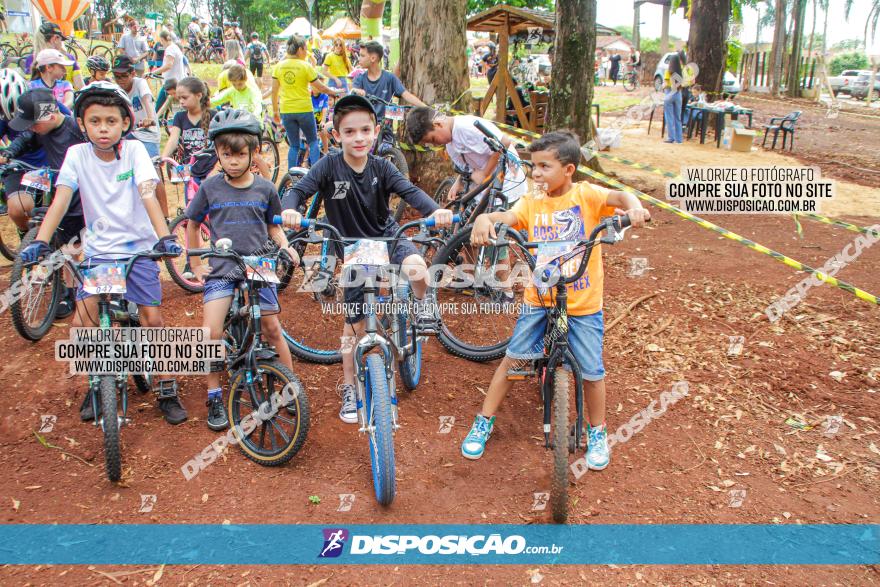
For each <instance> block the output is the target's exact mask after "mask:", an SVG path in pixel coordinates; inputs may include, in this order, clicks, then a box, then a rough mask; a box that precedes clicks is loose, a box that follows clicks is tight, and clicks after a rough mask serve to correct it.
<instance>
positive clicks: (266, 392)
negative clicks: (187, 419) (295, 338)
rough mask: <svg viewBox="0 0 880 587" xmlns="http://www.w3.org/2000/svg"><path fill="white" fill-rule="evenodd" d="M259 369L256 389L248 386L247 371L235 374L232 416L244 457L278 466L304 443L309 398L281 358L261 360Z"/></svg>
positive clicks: (259, 462)
mask: <svg viewBox="0 0 880 587" xmlns="http://www.w3.org/2000/svg"><path fill="white" fill-rule="evenodd" d="M257 371H258V374H259V376H258V377H256V378H255V381H254V383H253V386H254V389H253V392H251V390H250V389H249V388H248V384H247V377H246V373H247V370H245V369H241V370H239V371H237V372H236V373H235V375H234V376H233V380H232V382H231V384H230V392H229V403H228V406H229V418H230V421H231V424H232V433H233V434H234V435H235V438H236V440H237V441H238V446H239V448H240V449H241V451H242V452H243V453H244V454H245V456H246V457H247V458H249V459H250V460H252V461H254V462H255V463H257V464H260V465H263V466H264V467H275V466H278V465H283V464H284V463H286V462H288V461H289V460H290V459H292V458H293V456H294V455H295V454H296V453H298V452H299V450H300V449H301V448H302V446H303V444H305V441H306V436H308V432H309V401H308V398H307V397H306V393H305V389H304V388H303V386H302V383H301V382H300V380H299V379H298V378H297V376H296V375H294V374H293V372H292V371H291V370H290V369H288V368H287V367H285V366H284V365H282V364H281V363H280V362H279V361H259V363H258V365H257ZM291 397H292V398H293V399H290V398H291ZM248 416H250V417H248Z"/></svg>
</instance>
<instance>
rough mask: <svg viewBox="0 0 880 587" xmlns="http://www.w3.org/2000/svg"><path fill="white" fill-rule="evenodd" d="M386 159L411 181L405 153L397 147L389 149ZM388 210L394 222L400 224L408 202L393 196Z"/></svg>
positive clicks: (395, 195)
mask: <svg viewBox="0 0 880 587" xmlns="http://www.w3.org/2000/svg"><path fill="white" fill-rule="evenodd" d="M385 158H386V159H388V160H389V161H391V163H392V164H393V165H394V166H395V167H396V168H397V170H398V171H399V172H400V173H401V174H402V175H403V177H405V178H407V179H409V164H408V163H407V162H406V157H404V156H403V151H401V150H400V149H398V148H397V147H389V148H388V152H387V153H386V154H385ZM388 209H389V210H391V211H392V213H393V214H394V220H396V221H397V222H400V219H401V218H403V213H404V211H405V210H406V202H405V201H404V199H403V198H401V197H400V196H398V195H397V194H391V198H390V199H389V200H388Z"/></svg>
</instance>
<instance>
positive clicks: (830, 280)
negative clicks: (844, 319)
mask: <svg viewBox="0 0 880 587" xmlns="http://www.w3.org/2000/svg"><path fill="white" fill-rule="evenodd" d="M578 171H580V172H581V173H583V174H585V175H588V176H590V177H592V178H594V179H597V180H599V181H601V182H602V183H604V184H605V185H608V186H611V187H613V188H617V189H619V190H621V191H624V192H627V193H629V194H632V195H634V196H636V197H637V198H639V199H641V200H644V201H645V202H648V203H651V204H653V205H655V206H657V207H658V208H661V209H663V210H666V211H668V212H672V213H673V214H675V215H676V216H679V217H681V218H684V219H685V220H690V221H691V222H695V223H696V224H698V225H700V226H702V227H703V228H705V229H707V230H711V231H713V232H716V233H718V234H720V235H721V236H723V237H725V238H728V239H730V240H733V241H736V242H738V243H740V244H741V245H744V246H746V247H748V248H749V249H752V250H753V251H757V252H759V253H762V254H764V255H768V256H770V257H772V258H774V259H776V260H777V261H779V262H780V263H784V264H786V265H788V266H789V267H792V268H794V269H797V270H798V271H805V272H807V273H812V274H813V275H815V276H816V278H817V279H819V280H820V281H824V282H825V283H827V284H829V285H833V286H835V287H838V288H840V289H842V290H844V291H847V292H849V293H851V294H853V295H854V296H856V297H857V298H859V299H861V300H865V301H866V302H871V303H872V304H878V305H880V300H878V298H877V296H875V295H873V294H869V293H868V292H866V291H864V290H861V289H859V288H857V287H856V286H854V285H852V284H850V283H847V282H845V281H841V280H839V279H837V278H835V277H831V276H830V275H826V274H825V273H822V272H821V271H819V270H818V269H813V268H812V267H810V266H808V265H804V264H803V263H801V262H800V261H795V260H794V259H792V258H791V257H787V256H786V255H783V254H782V253H779V252H776V251H774V250H772V249H768V248H767V247H765V246H764V245H760V244H758V243H756V242H754V241H751V240H749V239H747V238H745V237H743V236H740V235H738V234H736V233H735V232H731V231H729V230H727V229H726V228H722V227H721V226H718V225H717V224H713V223H712V222H709V221H708V220H703V219H702V218H700V217H698V216H694V215H693V214H690V213H688V212H685V211H684V210H679V209H678V208H676V207H675V206H672V205H670V204H668V203H666V202H664V201H662V200H658V199H657V198H654V197H653V196H649V195H648V194H645V193H642V192H640V191H639V190H637V189H634V188H631V187H629V186H627V185H624V184H622V183H620V182H619V181H617V180H615V179H612V178H610V177H608V176H606V175H604V174H602V173H599V172H597V171H593V170H592V169H590V168H589V167H585V166H583V165H580V166H578Z"/></svg>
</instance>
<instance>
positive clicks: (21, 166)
mask: <svg viewBox="0 0 880 587" xmlns="http://www.w3.org/2000/svg"><path fill="white" fill-rule="evenodd" d="M0 155H2V153H0ZM43 169H48V170H49V173H59V170H58V169H52V168H51V167H46V166H45V165H44V166H42V167H40V166H36V165H31V164H30V163H26V162H24V161H21V160H19V159H9V160H8V161H7V162H6V163H4V164H2V165H0V175H7V174H9V173H14V172H15V171H24V170H30V171H40V170H43Z"/></svg>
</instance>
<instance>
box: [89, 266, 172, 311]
mask: <svg viewBox="0 0 880 587" xmlns="http://www.w3.org/2000/svg"><path fill="white" fill-rule="evenodd" d="M122 261H123V262H125V260H124V259H123V260H122ZM92 262H93V264H94V265H99V264H102V263H111V262H112V261H111V260H109V259H92ZM93 295H95V294H90V293H86V292H85V291H83V288H82V284H80V285H79V287H78V288H77V291H76V300H77V301H82V300H84V299H86V298H89V297H92V296H93ZM123 296H124V297H125V299H126V300H127V301H129V302H131V303H133V304H137V305H138V306H158V305H160V304H161V303H162V283H161V282H160V281H159V264H158V263H156V261H153V260H151V259H143V258H142V259H138V260H137V261H135V262H134V265H132V268H131V273H129V274H128V278H127V279H126V280H125V293H124V294H123Z"/></svg>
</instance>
